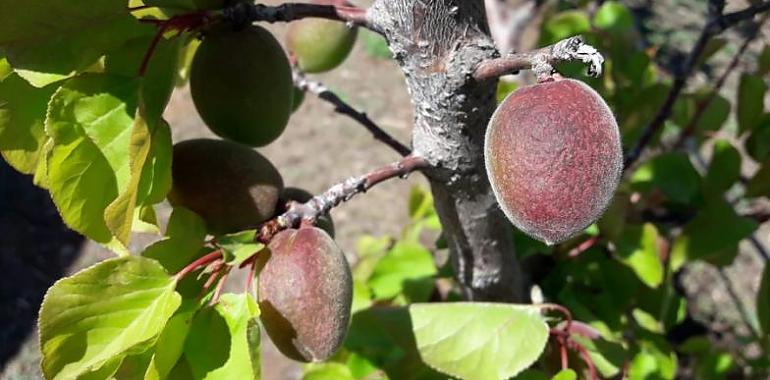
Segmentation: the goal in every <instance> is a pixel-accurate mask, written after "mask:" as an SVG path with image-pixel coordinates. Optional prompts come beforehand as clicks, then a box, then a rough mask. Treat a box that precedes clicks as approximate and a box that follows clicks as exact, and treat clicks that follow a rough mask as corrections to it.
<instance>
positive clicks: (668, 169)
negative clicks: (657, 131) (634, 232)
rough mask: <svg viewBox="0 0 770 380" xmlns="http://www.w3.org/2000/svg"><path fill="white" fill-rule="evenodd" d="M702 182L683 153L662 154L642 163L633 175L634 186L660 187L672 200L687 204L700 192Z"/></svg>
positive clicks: (645, 189) (639, 188) (642, 187)
mask: <svg viewBox="0 0 770 380" xmlns="http://www.w3.org/2000/svg"><path fill="white" fill-rule="evenodd" d="M700 183H701V179H700V175H699V174H698V172H696V171H695V168H694V167H693V166H692V163H691V162H690V159H689V158H687V155H685V154H683V153H667V154H661V155H659V156H657V157H655V158H653V159H651V160H649V161H647V162H645V163H644V164H642V165H641V166H640V167H639V169H637V170H636V172H634V174H633V175H632V176H631V184H632V186H633V187H634V188H636V189H638V190H641V191H651V190H654V189H659V190H660V191H662V192H663V194H665V195H666V196H667V197H668V198H669V199H670V200H672V201H674V202H678V203H685V204H686V203H689V202H691V201H692V200H693V199H694V198H695V196H696V195H697V194H698V191H699V190H700Z"/></svg>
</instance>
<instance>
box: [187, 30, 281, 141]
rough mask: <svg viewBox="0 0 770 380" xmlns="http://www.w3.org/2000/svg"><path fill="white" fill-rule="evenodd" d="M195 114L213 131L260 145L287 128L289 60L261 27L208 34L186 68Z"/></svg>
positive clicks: (223, 135)
mask: <svg viewBox="0 0 770 380" xmlns="http://www.w3.org/2000/svg"><path fill="white" fill-rule="evenodd" d="M190 92H191V93H192V98H193V102H194V103H195V108H196V109H197V110H198V113H199V114H200V115H201V118H203V121H204V122H206V125H208V127H209V128H210V129H211V131H212V132H214V133H215V134H217V135H218V136H221V137H224V138H226V139H230V140H233V141H237V142H239V143H242V144H246V145H251V146H264V145H267V144H269V143H270V142H272V141H273V140H275V139H276V138H278V136H280V135H281V133H282V132H283V131H284V129H285V128H286V124H287V123H288V121H289V115H290V114H291V109H292V105H293V100H292V97H293V92H294V90H293V84H292V77H291V67H290V66H289V60H288V59H287V58H286V55H285V54H284V52H283V49H282V48H281V46H280V44H279V43H278V41H276V40H275V38H273V36H272V35H271V34H270V33H269V32H268V31H267V30H265V29H263V28H261V27H258V26H249V27H247V28H246V29H244V30H240V31H232V30H225V29H218V30H215V31H212V32H211V33H209V34H207V35H206V36H205V38H204V40H203V42H201V44H200V46H199V47H198V50H197V51H196V52H195V57H194V58H193V63H192V67H191V69H190Z"/></svg>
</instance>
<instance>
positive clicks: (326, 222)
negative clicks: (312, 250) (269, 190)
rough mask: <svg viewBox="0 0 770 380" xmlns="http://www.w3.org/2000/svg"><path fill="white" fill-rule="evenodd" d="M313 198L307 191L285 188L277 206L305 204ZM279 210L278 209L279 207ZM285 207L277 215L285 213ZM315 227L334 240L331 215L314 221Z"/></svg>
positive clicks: (324, 215)
mask: <svg viewBox="0 0 770 380" xmlns="http://www.w3.org/2000/svg"><path fill="white" fill-rule="evenodd" d="M312 198H313V194H311V193H310V192H309V191H307V190H304V189H300V188H297V187H287V188H285V189H283V191H282V192H281V195H280V197H279V199H280V200H279V201H278V202H279V206H280V205H284V206H285V205H286V204H287V203H288V202H299V203H305V202H307V201H309V200H310V199H312ZM279 208H280V207H279ZM285 208H286V207H283V209H282V210H280V211H278V212H279V213H283V212H285V211H286V210H285ZM315 226H316V227H318V228H320V229H322V230H324V231H326V233H327V234H329V236H331V237H332V238H334V221H333V220H332V217H331V215H329V214H323V215H321V216H319V217H318V218H317V219H316V221H315Z"/></svg>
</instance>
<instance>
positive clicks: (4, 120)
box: [0, 74, 56, 174]
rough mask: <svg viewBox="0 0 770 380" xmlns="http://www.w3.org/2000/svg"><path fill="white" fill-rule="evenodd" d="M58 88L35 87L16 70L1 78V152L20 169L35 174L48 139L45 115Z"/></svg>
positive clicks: (10, 162)
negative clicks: (14, 72)
mask: <svg viewBox="0 0 770 380" xmlns="http://www.w3.org/2000/svg"><path fill="white" fill-rule="evenodd" d="M55 90H56V88H55V87H54V86H48V87H45V88H35V87H32V86H31V85H29V84H28V83H27V82H25V81H24V80H23V79H21V77H19V76H18V75H16V74H10V75H9V76H7V77H6V78H5V79H4V80H3V81H2V82H0V153H2V155H3V158H5V160H6V161H7V162H8V163H9V164H10V165H11V166H13V167H14V168H15V169H16V170H18V171H20V172H22V173H24V174H34V173H35V172H36V171H37V169H38V167H39V163H40V161H41V156H42V155H43V153H44V149H43V147H44V145H45V142H46V141H47V140H48V136H46V134H45V115H46V110H47V109H48V100H49V99H51V95H53V93H54V91H55Z"/></svg>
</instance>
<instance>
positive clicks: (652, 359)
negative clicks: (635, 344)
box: [628, 334, 677, 380]
mask: <svg viewBox="0 0 770 380" xmlns="http://www.w3.org/2000/svg"><path fill="white" fill-rule="evenodd" d="M645 335H646V334H645ZM639 343H640V346H641V351H640V352H639V353H638V354H636V356H634V358H633V360H631V363H630V365H629V367H628V375H629V379H661V380H663V379H674V377H675V376H676V368H677V359H676V354H675V353H674V352H673V350H671V348H670V347H668V344H666V342H665V341H663V340H662V339H660V338H658V337H651V338H650V339H649V340H647V339H644V340H642V339H640V340H639Z"/></svg>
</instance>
